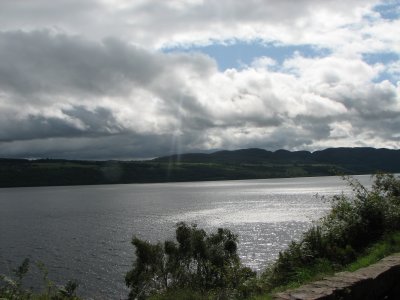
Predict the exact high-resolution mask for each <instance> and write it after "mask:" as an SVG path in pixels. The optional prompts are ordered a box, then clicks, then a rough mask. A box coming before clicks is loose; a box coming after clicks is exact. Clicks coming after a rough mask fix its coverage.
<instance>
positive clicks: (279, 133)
mask: <svg viewBox="0 0 400 300" xmlns="http://www.w3.org/2000/svg"><path fill="white" fill-rule="evenodd" d="M1 3H2V10H1V12H0V25H2V28H3V31H0V156H17V157H21V156H22V157H65V158H95V159H101V158H149V157H154V156H158V155H164V154H167V153H170V152H177V151H182V152H188V151H204V150H210V149H222V148H229V149H236V148H245V147H262V148H267V149H271V150H274V149H279V148H286V149H292V150H293V149H296V150H300V149H308V150H316V149H320V148H323V147H331V146H339V145H342V146H365V145H368V146H375V147H392V148H398V147H399V146H400V137H399V136H398V128H399V126H400V96H399V95H400V87H399V82H398V81H397V80H396V78H398V74H399V66H398V65H399V64H398V60H391V61H390V62H375V63H371V62H368V61H366V59H365V55H364V54H365V53H378V54H379V53H380V52H379V51H387V52H390V53H394V54H395V53H398V52H399V49H398V45H396V43H397V42H398V40H397V39H398V38H397V36H400V34H399V35H396V34H392V33H395V32H397V31H398V29H397V28H400V26H398V22H399V21H398V20H397V19H388V20H387V19H383V18H381V16H380V14H379V13H378V12H376V11H374V10H373V8H374V5H375V4H377V3H378V1H361V0H350V1H346V2H340V1H333V0H332V1H331V0H328V1H317V0H301V1H295V2H293V1H289V0H287V1H286V0H285V1H279V3H277V2H274V4H273V5H272V2H270V1H260V0H251V1H246V3H245V2H243V3H242V2H240V1H230V0H223V1H218V2H215V1H209V0H202V1H200V0H191V1H157V0H153V1H147V0H146V1H141V0H138V1H134V2H132V1H122V0H120V1H112V0H104V1H87V2H85V3H84V4H82V5H81V2H78V1H60V2H57V5H54V3H53V2H48V1H46V0H39V1H37V2H36V1H35V5H37V6H35V5H33V4H31V3H28V4H23V3H22V2H15V1H8V0H4V1H1ZM60 7H63V13H62V14H61V13H60V11H61V10H60ZM29 12H30V13H29ZM17 16H18V17H17ZM252 39H255V40H257V41H258V42H259V43H264V42H272V44H270V45H282V44H286V45H300V44H308V45H311V46H312V47H316V49H318V47H323V48H329V49H330V50H331V51H327V52H326V53H324V55H320V56H318V55H314V56H312V57H309V56H307V55H306V54H300V53H294V54H293V55H292V56H290V57H287V58H285V59H284V60H283V61H282V62H281V61H279V60H277V59H275V58H274V57H268V56H262V57H258V58H255V59H254V60H253V63H250V64H249V65H243V66H242V68H241V69H233V68H231V69H226V70H224V71H220V70H219V69H218V62H217V61H215V60H214V59H212V58H211V57H209V56H207V55H205V54H201V53H200V52H196V53H193V52H190V51H186V52H177V51H174V52H170V53H164V52H162V51H159V49H161V48H163V47H166V46H167V45H184V44H185V45H186V47H190V45H193V44H196V43H211V42H213V41H215V40H217V41H218V42H220V43H221V42H222V43H224V42H225V43H229V42H234V41H235V40H244V41H246V40H252ZM398 44H400V43H398ZM157 49H158V50H157ZM388 49H390V51H388ZM383 74H386V75H390V76H391V77H390V81H389V80H383V79H381V78H383V77H382V75H383Z"/></svg>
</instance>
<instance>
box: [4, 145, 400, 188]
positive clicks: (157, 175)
mask: <svg viewBox="0 0 400 300" xmlns="http://www.w3.org/2000/svg"><path fill="white" fill-rule="evenodd" d="M377 171H383V172H391V173H397V172H400V150H390V149H374V148H330V149H325V150H322V151H316V152H313V153H311V152H308V151H295V152H290V151H286V150H278V151H275V152H271V151H266V150H262V149H242V150H236V151H218V152H214V153H211V154H204V153H191V154H182V155H179V156H178V155H172V156H166V157H160V158H156V159H153V160H147V161H82V160H62V159H39V160H27V159H4V158H3V159H0V187H17V186H54V185H84V184H111V183H150V182H170V181H202V180H233V179H260V178H279V177H301V176H326V175H337V174H370V173H375V172H377Z"/></svg>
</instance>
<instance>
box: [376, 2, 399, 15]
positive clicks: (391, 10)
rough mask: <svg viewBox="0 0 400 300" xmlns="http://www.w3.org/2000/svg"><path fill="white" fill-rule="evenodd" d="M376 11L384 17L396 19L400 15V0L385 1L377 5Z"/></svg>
mask: <svg viewBox="0 0 400 300" xmlns="http://www.w3.org/2000/svg"><path fill="white" fill-rule="evenodd" d="M374 11H376V12H378V13H379V14H380V15H381V17H382V18H383V19H387V20H395V19H398V18H399V17H400V1H398V0H392V1H385V2H383V3H382V4H379V5H377V6H375V8H374Z"/></svg>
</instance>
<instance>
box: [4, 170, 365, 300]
mask: <svg viewBox="0 0 400 300" xmlns="http://www.w3.org/2000/svg"><path fill="white" fill-rule="evenodd" d="M356 178H358V179H359V180H360V181H361V182H362V183H364V184H366V185H369V182H370V177H369V176H356ZM342 190H343V191H349V190H348V188H347V186H346V184H345V182H343V181H342V180H341V179H340V178H339V177H313V178H292V179H266V180H240V181H217V182H187V183H164V184H127V185H97V186H73V187H37V188H6V189H0V274H2V273H3V274H4V273H5V274H10V273H11V270H12V269H13V268H15V267H16V266H17V265H19V264H20V263H21V261H22V260H23V259H24V258H26V257H29V258H30V259H31V261H41V262H43V263H44V264H45V266H46V267H47V269H48V271H49V277H50V279H52V280H53V281H54V282H56V283H58V284H61V283H65V282H66V281H67V280H68V279H77V280H78V281H79V282H80V287H79V289H78V294H80V295H82V296H85V297H90V298H94V299H124V298H126V296H127V293H128V292H127V289H126V287H125V284H124V276H125V273H126V272H127V271H128V270H129V269H130V268H131V264H132V261H133V259H134V247H133V246H132V245H131V244H130V241H131V238H132V236H133V235H137V236H139V237H141V238H145V239H148V240H150V241H154V242H155V241H158V240H160V241H163V240H165V239H167V238H173V236H174V225H175V224H176V223H177V222H179V221H186V222H188V223H197V224H198V225H199V226H200V227H203V228H205V229H206V230H208V231H209V230H213V229H216V228H218V227H226V228H229V229H231V230H232V231H233V232H235V233H237V234H239V240H240V244H239V253H240V257H241V258H242V260H243V262H244V263H245V264H246V265H248V266H250V267H251V268H253V269H254V270H262V269H263V268H264V267H265V266H266V265H267V264H268V263H270V262H271V261H273V260H274V259H275V258H276V256H277V254H278V253H279V251H280V250H283V249H284V248H285V247H286V246H287V244H288V243H289V242H290V241H291V240H292V239H298V238H299V237H300V236H301V234H302V232H304V231H305V230H306V229H307V228H308V227H309V226H310V224H311V222H312V221H313V220H316V219H318V218H319V217H320V216H322V215H323V214H324V213H325V212H326V211H327V209H328V207H329V203H328V202H326V201H322V200H321V199H320V198H319V197H315V195H316V194H319V195H326V196H330V195H333V194H336V193H339V192H341V191H342Z"/></svg>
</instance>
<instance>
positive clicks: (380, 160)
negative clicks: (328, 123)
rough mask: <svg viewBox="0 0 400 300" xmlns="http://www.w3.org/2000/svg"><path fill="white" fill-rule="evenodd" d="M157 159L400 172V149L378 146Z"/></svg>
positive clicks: (190, 154) (188, 155)
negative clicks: (299, 165)
mask: <svg viewBox="0 0 400 300" xmlns="http://www.w3.org/2000/svg"><path fill="white" fill-rule="evenodd" d="M153 161H156V162H169V161H173V162H181V163H228V164H243V163H258V164H266V163H269V164H317V163H322V164H331V165H336V166H337V167H340V168H343V167H344V168H345V169H348V171H353V172H356V173H357V172H366V171H367V172H368V171H376V170H381V171H382V170H384V171H387V172H398V171H400V150H392V149H375V148H328V149H325V150H321V151H315V152H309V151H293V152H292V151H287V150H277V151H275V152H271V151H267V150H264V149H258V148H250V149H241V150H234V151H227V150H224V151H218V152H214V153H211V154H204V153H188V154H181V155H179V156H178V155H171V156H164V157H159V158H156V159H154V160H153Z"/></svg>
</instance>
